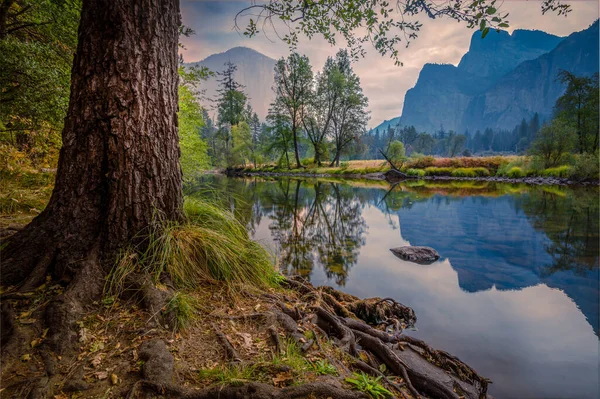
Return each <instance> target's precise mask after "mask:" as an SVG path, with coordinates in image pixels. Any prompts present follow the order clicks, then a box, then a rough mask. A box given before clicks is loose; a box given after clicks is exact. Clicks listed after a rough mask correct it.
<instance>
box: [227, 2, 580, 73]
mask: <svg viewBox="0 0 600 399" xmlns="http://www.w3.org/2000/svg"><path fill="white" fill-rule="evenodd" d="M541 9H542V13H546V12H548V11H553V12H557V13H558V14H559V15H566V14H567V13H568V12H569V11H570V6H569V5H568V4H563V3H562V2H561V0H543V1H542V2H541ZM421 15H424V16H426V17H428V18H432V19H435V18H450V19H454V20H456V21H459V22H464V23H466V25H467V26H468V27H469V28H474V27H478V28H479V30H480V31H481V32H482V36H483V37H485V35H487V33H488V32H489V30H490V29H500V28H507V27H508V13H502V12H501V10H500V7H499V5H498V3H497V1H496V0H450V1H435V0H398V1H396V2H392V1H387V0H365V1H355V0H345V1H317V0H268V1H267V2H266V3H265V4H253V5H251V6H249V7H246V8H244V9H243V10H241V11H240V12H239V13H238V14H237V15H236V17H235V26H236V28H237V29H238V30H242V29H241V28H240V27H239V24H238V22H239V21H240V20H242V19H244V20H245V19H246V18H248V17H249V19H248V22H247V23H246V22H244V23H243V25H245V30H244V35H246V36H249V37H252V36H255V35H256V34H258V33H259V32H260V31H265V30H267V29H274V30H275V32H276V33H277V35H278V36H279V37H280V38H281V39H282V40H283V41H284V42H286V43H287V44H288V45H289V46H290V48H292V49H295V48H296V47H297V44H298V40H299V38H300V36H303V35H304V36H307V37H308V38H312V37H314V36H321V37H323V38H324V39H325V40H326V41H327V42H328V43H329V44H331V45H332V46H335V45H337V41H338V36H341V37H342V38H343V40H345V42H346V46H347V47H348V48H349V49H350V53H351V56H352V57H353V58H354V59H356V58H358V57H360V56H364V55H365V53H366V52H365V49H364V45H365V43H367V44H371V45H372V46H373V47H374V48H375V49H376V50H377V52H379V53H380V54H381V55H389V57H390V58H392V59H393V60H394V62H395V64H396V65H401V64H402V62H401V61H400V59H399V55H398V48H397V47H398V45H399V44H400V43H401V42H403V41H404V43H405V45H406V46H408V45H409V43H410V42H411V41H412V40H414V39H416V37H417V35H418V33H419V31H420V29H421V27H422V24H421V23H420V22H419V21H418V19H417V18H418V17H419V16H421ZM240 23H241V22H240ZM277 25H280V26H281V25H283V29H282V30H283V32H282V33H281V34H280V32H278V29H277ZM280 30H281V29H280Z"/></svg>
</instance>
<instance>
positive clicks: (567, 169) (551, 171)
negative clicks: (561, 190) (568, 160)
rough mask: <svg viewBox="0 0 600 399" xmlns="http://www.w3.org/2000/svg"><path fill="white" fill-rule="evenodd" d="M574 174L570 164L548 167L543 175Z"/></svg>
mask: <svg viewBox="0 0 600 399" xmlns="http://www.w3.org/2000/svg"><path fill="white" fill-rule="evenodd" d="M572 174H573V167H571V166H568V165H562V166H556V167H554V168H548V169H546V170H544V171H543V172H542V176H546V177H569V176H571V175H572Z"/></svg>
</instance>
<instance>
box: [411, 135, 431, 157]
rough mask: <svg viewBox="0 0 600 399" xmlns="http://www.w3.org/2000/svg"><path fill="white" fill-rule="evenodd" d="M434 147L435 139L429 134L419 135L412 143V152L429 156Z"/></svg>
mask: <svg viewBox="0 0 600 399" xmlns="http://www.w3.org/2000/svg"><path fill="white" fill-rule="evenodd" d="M434 145H435V139H434V138H433V137H432V136H431V135H430V134H427V133H419V135H418V136H417V138H416V139H415V142H414V143H413V150H414V151H415V152H418V153H421V154H431V151H432V150H433V146H434Z"/></svg>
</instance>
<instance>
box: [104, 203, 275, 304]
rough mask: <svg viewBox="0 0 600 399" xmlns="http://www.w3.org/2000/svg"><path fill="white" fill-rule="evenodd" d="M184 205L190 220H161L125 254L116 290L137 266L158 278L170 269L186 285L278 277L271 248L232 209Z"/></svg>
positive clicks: (261, 283) (265, 282)
mask: <svg viewBox="0 0 600 399" xmlns="http://www.w3.org/2000/svg"><path fill="white" fill-rule="evenodd" d="M184 211H185V220H184V221H182V222H157V223H156V226H155V227H154V228H153V229H152V231H150V232H149V233H148V234H146V235H145V236H142V237H140V238H139V239H138V240H137V241H136V242H137V243H138V244H137V245H136V246H133V247H130V248H129V249H128V250H127V251H126V252H125V253H124V254H123V255H122V256H121V258H120V261H119V262H118V263H117V265H116V266H115V268H114V269H113V271H112V273H111V276H110V278H109V282H108V287H107V288H108V291H109V292H110V293H111V294H116V293H118V292H120V291H121V290H122V288H123V284H124V282H125V280H126V278H127V276H128V275H129V274H130V273H132V272H134V271H142V272H145V273H147V274H149V275H150V276H151V277H152V279H153V281H154V282H158V281H160V276H161V274H163V273H166V274H167V275H169V276H170V278H171V280H172V281H173V283H174V285H175V287H176V288H180V289H181V288H188V289H195V288H198V287H199V286H201V285H203V284H206V283H225V284H227V285H228V286H230V287H231V288H234V287H235V286H237V285H240V284H243V285H246V286H248V285H251V286H255V287H266V286H269V285H273V284H275V283H276V282H277V281H278V277H279V274H278V273H277V272H276V271H275V268H274V265H273V261H272V258H271V256H270V254H269V253H268V252H267V250H266V249H265V248H264V247H262V246H261V245H260V244H259V243H257V242H256V241H253V240H252V239H251V238H250V236H249V235H248V233H247V231H246V228H245V226H244V225H243V224H242V223H240V222H239V221H238V220H237V219H236V218H235V216H234V214H233V213H232V212H229V211H227V210H224V209H223V208H221V207H220V206H218V205H216V204H214V203H211V202H208V201H204V200H198V199H187V200H186V201H185V204H184Z"/></svg>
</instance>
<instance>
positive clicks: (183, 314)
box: [167, 291, 198, 330]
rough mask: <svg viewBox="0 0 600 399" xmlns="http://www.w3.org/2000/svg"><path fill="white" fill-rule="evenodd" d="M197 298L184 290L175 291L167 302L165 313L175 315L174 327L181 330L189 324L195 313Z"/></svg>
mask: <svg viewBox="0 0 600 399" xmlns="http://www.w3.org/2000/svg"><path fill="white" fill-rule="evenodd" d="M197 308H198V303H197V300H196V299H195V298H194V297H193V296H191V295H188V294H186V293H184V292H181V291H177V292H176V293H175V294H174V295H173V297H171V300H170V301H169V303H168V304H167V313H172V314H174V315H175V326H174V327H175V329H176V330H182V329H184V328H185V327H187V326H188V325H189V323H190V322H191V321H192V320H193V318H194V316H195V315H196V310H197Z"/></svg>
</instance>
